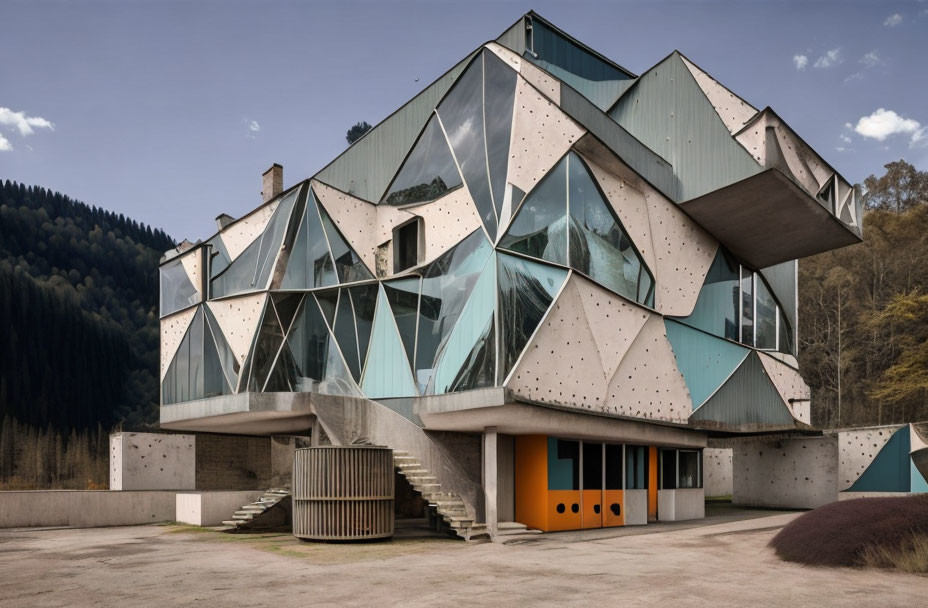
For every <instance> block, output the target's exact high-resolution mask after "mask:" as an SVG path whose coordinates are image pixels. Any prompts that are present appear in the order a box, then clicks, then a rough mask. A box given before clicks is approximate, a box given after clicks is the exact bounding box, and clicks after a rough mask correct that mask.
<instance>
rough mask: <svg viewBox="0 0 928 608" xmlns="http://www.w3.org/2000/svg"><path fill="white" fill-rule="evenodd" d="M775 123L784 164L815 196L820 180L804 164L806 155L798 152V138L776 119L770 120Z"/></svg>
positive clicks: (820, 183)
mask: <svg viewBox="0 0 928 608" xmlns="http://www.w3.org/2000/svg"><path fill="white" fill-rule="evenodd" d="M771 123H772V124H774V125H775V127H774V130H775V132H776V135H777V142H779V144H780V151H781V152H782V153H783V159H784V160H785V161H786V166H787V167H789V170H790V171H791V172H792V174H793V177H795V178H796V180H797V181H798V182H799V183H800V184H801V185H802V187H803V188H805V189H806V190H807V191H808V192H809V193H810V194H812V195H813V196H815V195H816V194H817V193H818V191H819V188H820V187H821V185H822V182H819V181H818V179H817V178H816V176H815V174H814V172H813V170H812V168H811V167H809V166H808V165H807V164H806V162H805V161H806V158H807V156H806V155H800V154H799V146H800V145H801V144H800V142H799V140H798V139H797V138H796V137H795V136H794V135H793V134H792V133H791V132H790V131H789V129H787V128H786V127H784V126H783V123H782V122H780V121H778V120H773V121H771Z"/></svg>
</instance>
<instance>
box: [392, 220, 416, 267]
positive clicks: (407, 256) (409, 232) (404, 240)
mask: <svg viewBox="0 0 928 608" xmlns="http://www.w3.org/2000/svg"><path fill="white" fill-rule="evenodd" d="M419 225H420V222H419V220H418V219H416V220H413V221H411V222H409V223H408V224H403V225H402V226H400V227H399V228H397V229H396V230H394V231H393V272H402V271H404V270H406V269H407V268H412V267H413V266H416V265H417V264H418V263H419Z"/></svg>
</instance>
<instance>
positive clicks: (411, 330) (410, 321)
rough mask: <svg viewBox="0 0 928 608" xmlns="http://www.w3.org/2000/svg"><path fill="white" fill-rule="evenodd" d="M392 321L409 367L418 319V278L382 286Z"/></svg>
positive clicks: (413, 355) (412, 356)
mask: <svg viewBox="0 0 928 608" xmlns="http://www.w3.org/2000/svg"><path fill="white" fill-rule="evenodd" d="M383 290H384V293H385V294H386V296H387V301H388V302H390V309H391V310H392V311H393V319H394V320H395V321H396V327H397V329H398V330H399V332H400V338H401V339H402V340H403V346H404V347H405V348H406V356H407V357H408V358H409V361H410V366H411V365H412V362H413V361H415V353H416V322H417V321H418V318H419V277H415V278H408V279H398V280H396V281H387V282H385V283H384V284H383Z"/></svg>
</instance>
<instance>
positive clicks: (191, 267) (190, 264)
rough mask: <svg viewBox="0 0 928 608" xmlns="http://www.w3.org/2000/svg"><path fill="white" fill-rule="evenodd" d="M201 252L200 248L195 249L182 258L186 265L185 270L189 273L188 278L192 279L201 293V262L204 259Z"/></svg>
mask: <svg viewBox="0 0 928 608" xmlns="http://www.w3.org/2000/svg"><path fill="white" fill-rule="evenodd" d="M200 254H201V252H200V250H199V249H195V250H194V251H192V252H190V253H188V254H185V255H183V256H181V258H180V264H181V266H183V267H184V272H186V273H187V278H188V279H190V282H191V283H192V284H193V286H194V287H195V288H196V290H197V293H200V286H201V285H202V283H201V281H202V270H201V268H200V267H201V266H202V265H203V264H202V263H201V262H202V261H203V257H202V256H201V255H200ZM201 295H202V294H201Z"/></svg>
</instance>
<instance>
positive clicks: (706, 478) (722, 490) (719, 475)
mask: <svg viewBox="0 0 928 608" xmlns="http://www.w3.org/2000/svg"><path fill="white" fill-rule="evenodd" d="M731 459H732V450H731V448H706V449H705V450H703V451H702V485H703V488H704V489H705V492H706V498H715V497H719V496H731V495H732V465H731Z"/></svg>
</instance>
